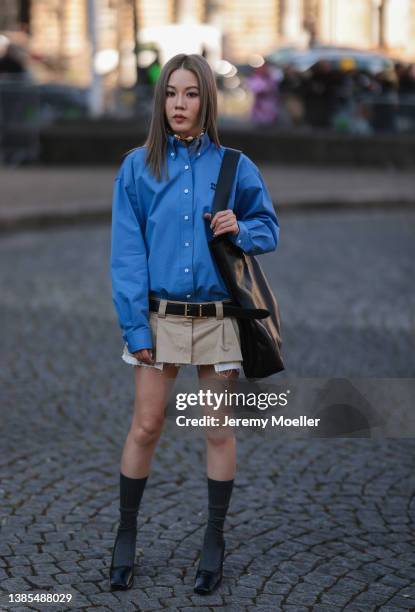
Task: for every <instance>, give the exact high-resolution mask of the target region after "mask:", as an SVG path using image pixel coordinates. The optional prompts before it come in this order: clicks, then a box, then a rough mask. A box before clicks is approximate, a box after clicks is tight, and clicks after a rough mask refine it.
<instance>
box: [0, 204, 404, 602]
mask: <svg viewBox="0 0 415 612" xmlns="http://www.w3.org/2000/svg"><path fill="white" fill-rule="evenodd" d="M277 212H278V211H277ZM279 220H280V224H281V235H280V245H279V247H278V249H277V251H276V252H275V253H270V254H267V255H264V256H262V257H261V258H260V261H261V264H263V265H264V268H265V270H266V272H267V274H268V276H269V278H270V280H271V283H272V286H273V288H274V290H275V292H276V295H277V297H278V300H279V304H280V310H281V317H282V322H283V327H282V333H283V342H284V344H283V350H284V358H285V363H286V368H287V370H286V373H287V375H289V376H296V377H304V378H307V377H309V378H311V377H339V376H342V377H373V378H382V377H383V378H414V377H415V351H414V333H415V294H414V291H413V280H412V278H413V262H414V261H415V240H414V234H415V232H414V230H415V213H414V212H409V211H400V212H399V211H394V212H392V211H390V212H389V211H382V212H381V211H372V212H364V213H363V212H347V211H346V212H335V213H333V214H331V213H329V212H324V213H322V212H312V211H311V212H310V213H308V214H304V213H298V214H297V213H290V214H281V215H280V216H279ZM109 240H110V230H109V226H108V225H97V226H92V227H85V226H83V227H72V228H70V229H64V228H61V229H51V230H48V231H46V230H45V231H33V232H20V233H10V234H5V235H3V236H2V238H1V243H0V251H1V262H2V263H1V270H0V278H1V286H2V291H1V295H0V309H1V320H2V323H3V326H2V342H1V346H2V368H1V369H0V381H1V388H2V398H1V408H2V434H3V435H2V452H1V458H0V462H1V464H0V478H1V485H0V486H1V489H0V496H1V507H2V512H1V521H2V530H1V535H0V538H1V539H0V578H1V581H2V582H1V587H2V589H3V592H2V594H1V595H0V610H13V611H19V612H20V611H23V610H39V611H41V612H44V611H45V610H75V609H80V610H87V611H89V610H94V611H101V610H102V611H104V610H115V611H124V610H125V611H129V610H143V611H150V610H162V609H168V610H173V611H174V610H180V611H181V612H186V611H188V610H198V611H200V612H204V611H208V610H222V609H226V610H229V611H230V612H233V611H235V612H239V611H241V610H247V611H255V612H257V611H259V612H268V611H269V612H276V611H278V610H282V611H284V612H285V611H287V612H290V611H293V612H303V611H315V612H323V611H324V612H332V611H333V610H347V611H351V612H358V611H359V612H370V611H377V610H382V611H385V612H393V611H395V610H415V586H414V585H415V556H414V541H415V539H414V538H415V530H414V518H415V473H414V461H415V440H414V439H412V438H407V439H405V438H403V439H377V440H374V439H370V438H367V439H362V438H360V439H357V438H356V439H353V438H347V439H346V438H343V439H296V440H289V439H285V438H284V437H282V436H281V437H280V438H278V441H276V440H275V439H269V440H267V439H265V438H263V437H262V436H261V435H260V434H259V433H258V434H257V433H255V432H252V431H251V430H245V431H244V430H243V429H242V428H241V429H240V430H238V433H237V437H238V472H237V476H236V479H235V489H234V493H233V496H232V500H231V505H230V509H229V513H228V518H227V522H226V524H225V531H226V533H225V536H226V555H225V563H224V579H223V583H222V585H221V586H220V587H219V588H218V590H217V591H216V592H215V593H214V594H213V595H211V596H208V597H202V596H199V595H196V594H195V593H193V580H194V575H195V570H196V563H197V559H198V554H199V550H200V545H201V540H202V537H203V531H204V526H205V520H206V510H207V497H206V493H207V491H206V479H205V455H204V440H203V435H202V434H201V435H200V436H199V437H198V438H186V437H184V436H180V435H179V434H178V433H177V428H175V427H174V423H173V422H171V421H170V420H167V421H166V425H165V429H164V431H163V435H162V438H161V441H160V444H159V447H158V449H157V453H156V457H155V459H154V462H153V467H152V471H151V474H150V477H149V481H148V485H147V488H146V490H145V493H144V497H143V503H142V505H141V508H140V513H139V523H138V525H139V535H138V544H137V564H136V570H135V583H134V588H133V589H131V590H130V591H127V592H116V593H111V592H110V591H109V585H108V568H109V564H110V555H111V550H112V545H113V541H114V536H115V532H116V528H117V524H118V474H119V460H120V453H121V449H122V445H123V442H124V438H125V435H126V433H127V430H128V427H129V421H130V415H131V409H132V400H133V392H134V386H133V376H132V373H133V369H132V368H131V367H130V366H128V365H126V364H125V363H124V362H123V361H122V360H121V358H120V357H121V352H122V338H121V332H120V330H119V328H118V324H117V321H116V318H115V312H114V308H113V305H112V301H111V291H110V277H109V266H108V260H109V246H110V244H109ZM192 374H194V373H192ZM185 375H188V374H186V371H183V372H180V374H179V377H178V380H179V379H180V378H182V377H183V376H185ZM194 375H195V374H194ZM272 378H273V380H278V375H277V376H275V377H272ZM46 592H54V593H70V594H71V595H72V600H71V601H70V603H68V604H52V603H50V604H47V603H32V604H28V603H10V594H13V593H14V594H17V593H26V594H29V593H30V594H35V593H46Z"/></svg>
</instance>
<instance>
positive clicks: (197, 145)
mask: <svg viewBox="0 0 415 612" xmlns="http://www.w3.org/2000/svg"><path fill="white" fill-rule="evenodd" d="M210 142H211V141H210V138H209V134H208V133H207V132H205V133H204V134H203V135H202V136H199V138H197V139H196V140H194V141H193V142H192V143H191V144H190V145H189V146H188V147H186V145H185V144H184V143H183V142H181V141H180V140H179V139H178V138H175V137H174V135H173V134H167V148H168V153H169V154H170V155H171V154H172V153H173V155H174V157H176V155H177V154H178V150H179V147H181V148H183V149H186V148H187V149H188V151H189V155H190V156H192V155H198V156H200V155H202V153H203V152H204V151H205V150H206V149H207V148H208V147H209V145H210ZM173 155H171V157H173Z"/></svg>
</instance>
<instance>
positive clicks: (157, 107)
mask: <svg viewBox="0 0 415 612" xmlns="http://www.w3.org/2000/svg"><path fill="white" fill-rule="evenodd" d="M178 68H184V69H185V70H191V71H192V72H193V73H194V74H195V75H196V78H197V81H198V85H199V96H200V111H199V127H200V131H202V130H203V129H204V130H205V132H206V133H207V134H208V135H209V138H210V139H211V141H212V142H213V143H215V145H216V146H217V147H219V146H220V142H219V136H218V131H217V126H216V121H217V114H218V101H217V89H216V82H215V77H214V74H213V71H212V69H211V67H210V66H209V64H208V62H207V61H206V60H205V58H204V57H203V56H202V55H198V54H197V53H192V54H190V55H187V54H185V53H179V54H178V55H175V56H174V57H172V58H171V59H169V61H168V62H167V63H166V64H165V65H164V66H163V68H162V70H161V73H160V76H159V78H158V80H157V82H156V87H155V91H154V99H153V112H152V117H151V123H150V128H149V132H148V136H147V140H146V142H145V143H144V144H145V146H146V147H147V155H146V163H147V165H148V167H149V168H150V171H151V172H152V174H153V175H154V176H155V177H156V178H157V180H158V181H160V180H161V178H162V170H163V169H164V171H165V173H166V178H167V179H168V178H169V176H168V170H167V161H166V145H167V136H168V129H169V124H168V122H167V119H166V114H165V106H166V91H167V84H168V82H169V78H170V75H171V73H172V72H174V70H177V69H178Z"/></svg>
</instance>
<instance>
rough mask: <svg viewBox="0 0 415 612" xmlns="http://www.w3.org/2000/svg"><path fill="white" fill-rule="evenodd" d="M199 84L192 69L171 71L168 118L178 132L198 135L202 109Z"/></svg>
mask: <svg viewBox="0 0 415 612" xmlns="http://www.w3.org/2000/svg"><path fill="white" fill-rule="evenodd" d="M199 93H200V92H199V86H198V83H197V78H196V75H195V74H194V73H193V72H191V70H185V69H184V68H178V69H177V70H174V72H172V73H171V75H170V78H169V81H168V83H167V91H166V107H165V111H166V118H167V121H168V123H169V125H170V127H171V129H172V130H173V132H175V133H176V134H179V135H180V136H198V135H199V133H200V131H201V128H200V126H199V122H198V116H199V109H200V95H199Z"/></svg>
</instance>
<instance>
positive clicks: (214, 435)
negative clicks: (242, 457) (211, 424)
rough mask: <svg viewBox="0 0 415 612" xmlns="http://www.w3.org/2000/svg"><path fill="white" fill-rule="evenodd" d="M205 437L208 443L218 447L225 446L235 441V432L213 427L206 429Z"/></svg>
mask: <svg viewBox="0 0 415 612" xmlns="http://www.w3.org/2000/svg"><path fill="white" fill-rule="evenodd" d="M205 438H206V443H207V444H209V445H210V446H211V447H214V448H218V449H220V448H224V447H226V446H227V445H229V444H233V443H234V442H235V435H234V434H233V433H224V432H220V431H218V430H213V429H212V430H210V429H207V430H206V431H205Z"/></svg>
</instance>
